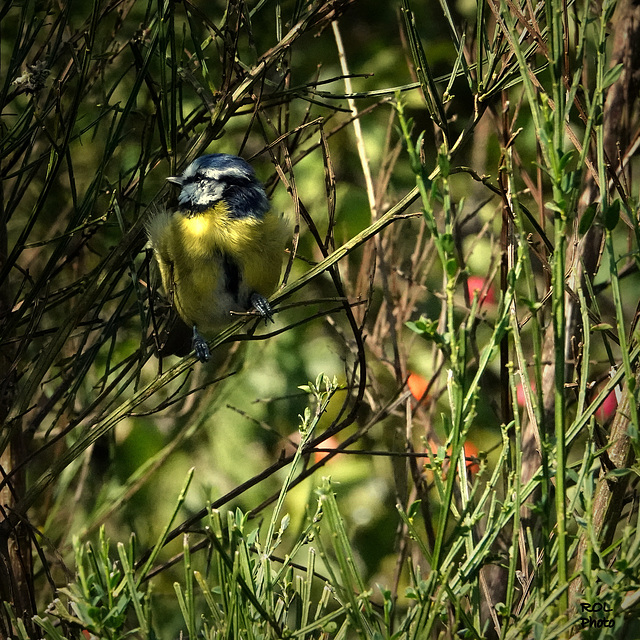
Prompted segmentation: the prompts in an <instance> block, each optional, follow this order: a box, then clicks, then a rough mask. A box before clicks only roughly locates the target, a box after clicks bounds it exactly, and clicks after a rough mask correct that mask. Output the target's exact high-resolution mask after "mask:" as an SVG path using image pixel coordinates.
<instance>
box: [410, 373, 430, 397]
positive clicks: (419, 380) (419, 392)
mask: <svg viewBox="0 0 640 640" xmlns="http://www.w3.org/2000/svg"><path fill="white" fill-rule="evenodd" d="M407 386H408V387H409V391H411V395H412V396H413V397H414V398H415V399H416V400H417V401H418V402H420V400H422V403H423V404H426V403H427V401H428V399H429V397H428V396H425V395H424V394H425V392H426V390H427V389H428V387H429V383H428V382H427V381H426V380H425V379H424V378H423V377H422V376H419V375H418V374H417V373H413V372H411V373H410V374H409V379H408V380H407ZM423 396H424V399H423Z"/></svg>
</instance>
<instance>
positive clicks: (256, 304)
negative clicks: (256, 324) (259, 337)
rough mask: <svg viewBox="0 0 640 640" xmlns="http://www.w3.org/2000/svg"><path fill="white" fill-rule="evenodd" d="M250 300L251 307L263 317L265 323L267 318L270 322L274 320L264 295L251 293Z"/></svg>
mask: <svg viewBox="0 0 640 640" xmlns="http://www.w3.org/2000/svg"><path fill="white" fill-rule="evenodd" d="M250 300H251V304H252V305H253V308H254V309H255V310H256V311H257V312H258V313H259V314H260V315H261V316H262V317H263V318H264V322H265V324H266V323H267V320H271V322H273V321H274V320H273V309H272V308H271V305H270V304H269V301H268V300H267V299H266V298H265V297H264V296H261V295H260V294H259V293H252V294H251V298H250Z"/></svg>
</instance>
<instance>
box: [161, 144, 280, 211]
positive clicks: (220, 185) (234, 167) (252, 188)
mask: <svg viewBox="0 0 640 640" xmlns="http://www.w3.org/2000/svg"><path fill="white" fill-rule="evenodd" d="M167 180H169V182H173V183H174V184H177V185H179V186H180V187H181V190H180V195H179V197H178V202H179V203H180V205H181V206H182V207H184V208H185V209H186V210H187V211H188V212H189V214H192V215H197V214H198V213H204V212H205V211H206V210H207V209H211V208H212V207H213V206H215V205H216V204H217V203H219V202H224V203H225V204H227V206H228V207H229V215H230V217H232V218H246V217H254V218H262V217H263V216H264V214H265V213H266V212H267V211H268V210H269V200H268V198H267V194H266V193H265V191H264V187H263V186H262V184H261V183H260V182H259V181H258V179H257V178H256V174H255V173H254V171H253V168H252V167H251V165H250V164H249V163H248V162H246V161H245V160H243V159H242V158H239V157H238V156H232V155H229V154H226V153H212V154H210V155H206V156H201V157H200V158H198V159H197V160H194V161H193V162H192V163H191V164H190V165H189V166H188V167H187V168H186V169H185V170H184V173H183V174H182V175H181V176H175V177H170V178H167Z"/></svg>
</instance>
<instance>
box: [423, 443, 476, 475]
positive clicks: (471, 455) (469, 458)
mask: <svg viewBox="0 0 640 640" xmlns="http://www.w3.org/2000/svg"><path fill="white" fill-rule="evenodd" d="M429 449H430V451H431V453H433V454H434V455H435V454H437V453H438V445H437V444H436V443H435V442H434V441H433V440H431V439H429ZM447 456H449V457H451V447H449V448H448V449H447ZM464 457H465V459H466V467H467V472H468V473H469V474H470V475H471V477H473V476H474V475H475V474H476V473H478V471H480V463H479V460H478V447H476V445H475V444H473V442H471V441H470V440H468V441H467V442H465V443H464ZM448 470H449V463H448V461H445V463H444V464H443V467H442V475H443V476H446V474H447V472H448Z"/></svg>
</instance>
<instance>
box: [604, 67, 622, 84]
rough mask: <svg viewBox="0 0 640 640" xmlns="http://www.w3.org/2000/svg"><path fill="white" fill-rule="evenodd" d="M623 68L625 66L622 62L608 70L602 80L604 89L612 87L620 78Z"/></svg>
mask: <svg viewBox="0 0 640 640" xmlns="http://www.w3.org/2000/svg"><path fill="white" fill-rule="evenodd" d="M623 68H624V67H623V64H622V62H620V63H619V64H617V65H616V66H615V67H611V69H608V70H607V71H606V72H605V74H604V78H603V79H602V88H603V89H606V88H607V87H610V86H611V85H612V84H613V83H614V82H615V81H616V80H617V79H618V78H619V77H620V74H621V73H622V69H623Z"/></svg>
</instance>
